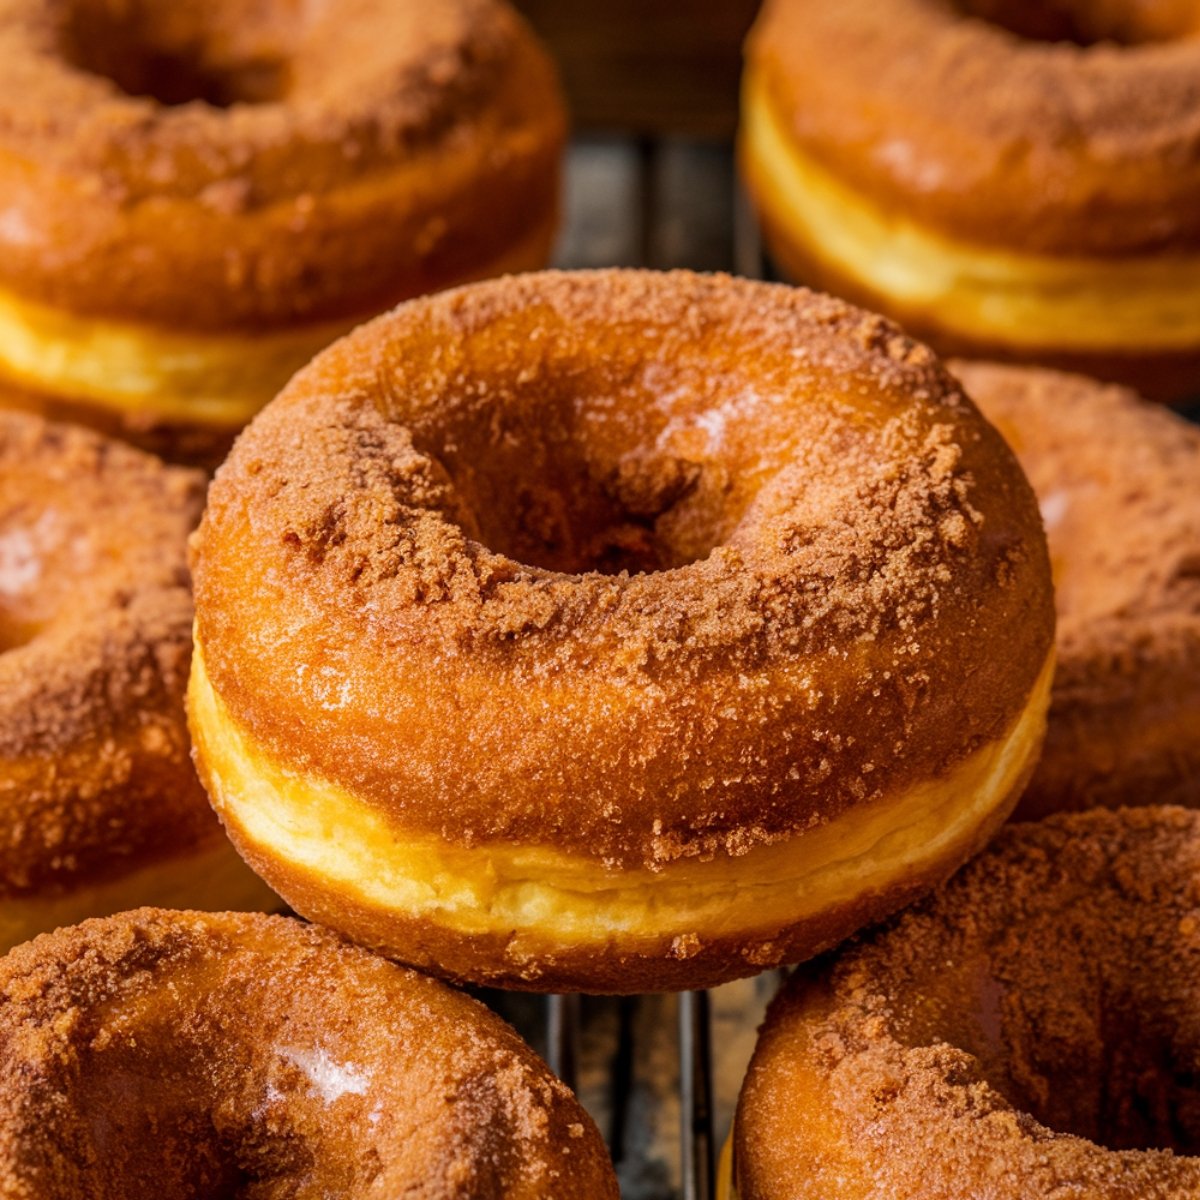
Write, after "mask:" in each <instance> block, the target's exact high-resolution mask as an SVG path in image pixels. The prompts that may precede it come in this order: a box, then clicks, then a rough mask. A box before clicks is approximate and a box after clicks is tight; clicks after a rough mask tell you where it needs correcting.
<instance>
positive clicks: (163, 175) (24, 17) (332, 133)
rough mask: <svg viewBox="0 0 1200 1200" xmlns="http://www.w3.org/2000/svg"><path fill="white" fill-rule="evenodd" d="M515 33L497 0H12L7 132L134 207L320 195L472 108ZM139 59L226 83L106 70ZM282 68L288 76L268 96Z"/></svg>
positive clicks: (226, 204) (0, 115) (4, 35)
mask: <svg viewBox="0 0 1200 1200" xmlns="http://www.w3.org/2000/svg"><path fill="white" fill-rule="evenodd" d="M514 36H515V23H514V20H513V18H512V15H511V13H510V12H509V10H508V9H507V8H506V7H504V6H502V5H498V4H496V3H495V2H494V0H439V2H438V3H436V4H423V3H420V2H419V0H387V2H386V3H384V2H381V0H336V3H332V4H323V5H317V6H312V5H310V6H307V8H304V9H303V15H302V16H301V15H298V9H297V6H295V5H293V4H286V3H283V2H282V0H279V2H275V3H267V4H248V3H244V2H242V0H221V2H220V3H210V2H206V0H186V2H184V3H177V4H172V5H169V6H166V7H163V6H161V5H156V4H150V3H143V2H139V3H134V4H132V5H126V6H121V7H120V8H117V7H115V6H112V5H107V4H104V3H101V2H100V0H35V2H33V3H30V2H29V0H4V3H3V4H0V61H3V62H5V63H6V64H7V66H6V78H7V80H8V86H6V88H5V91H4V96H3V98H2V99H0V145H4V146H7V147H8V148H9V149H10V151H11V152H14V153H20V154H22V155H24V156H28V157H30V158H33V159H34V160H36V161H39V162H44V163H46V164H49V165H53V166H54V167H55V168H56V169H58V170H60V171H63V172H65V173H67V174H68V175H71V176H74V177H76V178H77V179H83V180H84V181H85V182H86V184H87V185H88V186H89V187H92V188H95V189H101V190H103V191H105V192H106V193H110V194H114V195H115V196H116V197H117V198H119V199H121V200H122V201H123V202H124V203H125V204H128V205H133V204H136V203H138V202H139V201H142V200H145V199H147V198H148V197H151V196H165V195H175V196H194V197H197V198H199V199H200V200H201V201H203V202H204V203H205V204H209V205H211V206H212V207H213V208H214V209H217V210H225V209H229V208H230V207H232V208H234V209H240V208H244V207H247V206H249V205H252V204H264V203H267V202H269V201H270V200H271V199H272V198H277V197H278V196H279V195H289V196H291V195H296V194H299V193H303V192H306V191H308V192H314V193H318V194H319V193H322V192H325V191H327V190H329V188H330V187H331V186H332V184H333V183H336V182H340V181H342V180H344V178H345V177H346V174H347V171H348V170H354V171H356V172H358V173H359V174H364V175H365V174H367V173H369V172H370V171H371V170H373V169H375V168H377V167H378V166H379V164H380V163H381V162H392V161H394V160H395V159H396V157H397V156H403V155H406V154H411V153H412V152H413V149H414V147H415V146H416V145H418V144H420V143H421V142H423V141H426V140H428V139H429V138H430V137H431V136H433V135H436V134H440V133H442V132H444V131H445V129H446V128H447V127H449V126H450V125H452V124H453V123H454V122H455V121H458V120H461V119H462V118H463V116H464V114H466V113H468V112H470V111H472V110H473V109H474V107H476V106H477V105H478V104H479V103H480V99H481V97H482V96H485V95H486V94H487V90H488V88H489V87H490V86H491V85H492V83H493V81H494V77H495V73H496V71H497V70H498V69H499V67H500V66H501V65H502V64H504V63H506V62H507V61H508V58H509V56H510V55H511V46H512V41H513V39H514ZM139 58H141V59H145V60H146V61H147V74H149V73H150V72H151V71H152V69H153V68H154V65H155V63H157V64H158V68H157V69H158V70H159V71H162V72H166V73H168V74H169V73H170V71H172V70H173V71H174V72H175V74H176V75H179V74H181V73H192V74H195V75H196V76H197V77H198V79H199V81H200V83H204V82H205V81H207V84H208V87H209V89H210V90H219V89H220V88H221V87H224V88H225V89H227V91H228V92H229V94H228V95H227V96H226V97H225V98H224V100H221V99H220V98H219V97H217V99H218V103H211V102H210V103H203V102H196V103H177V104H163V103H162V102H160V101H159V100H158V99H156V98H155V97H154V96H153V95H129V94H127V93H126V92H125V91H123V90H122V89H121V87H120V86H119V85H118V84H117V83H116V82H114V81H113V79H110V78H106V77H105V75H104V73H103V72H104V70H105V69H106V64H109V63H111V66H112V69H113V72H114V74H119V73H120V72H131V71H134V69H135V66H136V62H135V61H133V60H137V59H139ZM172 62H174V64H175V65H174V67H173V68H172V67H169V66H166V67H164V66H163V63H167V64H170V63H172ZM268 77H270V78H273V79H274V80H275V83H274V84H273V85H271V86H270V87H269V88H268V90H267V91H266V94H265V95H256V94H255V88H256V87H258V88H262V87H266V86H267V83H266V81H267V79H268ZM198 86H199V84H198ZM199 99H200V97H198V100H199ZM225 103H228V104H229V105H230V106H229V107H222V106H221V105H222V104H225ZM297 145H300V146H303V147H304V149H305V153H304V155H303V157H302V158H301V159H300V160H299V162H300V164H301V166H302V169H303V175H302V177H300V178H297V177H296V163H297V159H296V158H295V155H294V154H292V153H291V152H292V151H293V150H294V148H295V147H296V146H297ZM285 154H286V155H287V158H286V159H285V158H284V157H283V155H285ZM285 161H286V162H288V163H290V164H291V169H290V171H289V172H287V173H284V174H283V175H280V173H279V171H278V169H277V168H278V167H279V166H280V164H281V163H284V162H285Z"/></svg>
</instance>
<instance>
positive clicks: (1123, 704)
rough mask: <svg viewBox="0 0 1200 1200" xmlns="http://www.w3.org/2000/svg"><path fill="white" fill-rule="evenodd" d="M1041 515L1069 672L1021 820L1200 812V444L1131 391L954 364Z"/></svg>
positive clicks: (1062, 659) (1063, 663) (1062, 668)
mask: <svg viewBox="0 0 1200 1200" xmlns="http://www.w3.org/2000/svg"><path fill="white" fill-rule="evenodd" d="M951 370H953V371H954V373H955V374H956V375H957V376H958V378H959V379H960V380H961V381H962V383H963V385H964V386H965V387H966V389H967V392H968V394H969V395H970V396H971V397H972V399H973V400H975V401H976V402H977V403H978V404H979V405H980V407H981V408H982V409H983V412H984V415H985V416H987V417H988V418H989V419H990V420H992V421H993V422H995V424H996V425H997V427H998V428H999V429H1000V431H1001V433H1003V434H1004V436H1005V438H1006V439H1007V440H1008V442H1009V444H1010V445H1011V446H1012V447H1013V449H1014V450H1015V451H1016V454H1017V457H1018V458H1019V459H1020V461H1021V465H1022V467H1023V468H1024V469H1025V473H1026V474H1027V475H1028V476H1029V480H1030V482H1031V483H1032V484H1033V487H1034V490H1035V491H1036V492H1037V494H1038V497H1039V500H1040V502H1041V509H1042V515H1043V517H1044V519H1045V522H1046V529H1047V537H1048V539H1049V542H1050V556H1051V562H1052V565H1053V568H1054V573H1055V583H1056V588H1055V591H1056V602H1057V608H1058V666H1057V673H1056V675H1055V681H1054V698H1053V701H1052V706H1051V712H1050V721H1049V729H1048V731H1047V737H1046V745H1045V748H1044V750H1043V753H1042V761H1041V763H1040V764H1039V767H1038V770H1037V773H1036V774H1035V776H1034V779H1033V781H1032V782H1031V784H1030V786H1029V788H1028V790H1027V791H1026V793H1025V795H1024V796H1023V798H1022V801H1021V804H1020V807H1019V809H1018V814H1019V815H1023V816H1026V817H1034V816H1040V815H1045V814H1046V813H1049V812H1053V811H1057V810H1060V809H1083V808H1089V807H1091V806H1092V805H1095V804H1105V805H1108V806H1109V807H1115V806H1118V805H1123V804H1163V803H1175V804H1187V805H1189V806H1200V430H1198V429H1197V428H1196V427H1195V426H1193V425H1190V424H1188V423H1187V422H1186V421H1183V420H1181V419H1180V418H1178V417H1176V416H1174V415H1172V414H1171V413H1168V412H1165V411H1163V410H1160V409H1158V408H1156V407H1154V406H1152V405H1149V404H1147V403H1145V402H1144V401H1141V400H1139V399H1138V398H1137V396H1135V395H1134V394H1133V393H1131V392H1129V391H1126V390H1125V389H1122V388H1116V387H1104V386H1102V385H1100V384H1097V383H1095V382H1093V381H1092V380H1088V379H1084V378H1082V377H1080V376H1073V375H1063V374H1059V373H1056V372H1050V371H1038V370H1032V369H1022V368H1018V367H1001V366H995V365H991V364H986V363H971V362H954V363H952V364H951Z"/></svg>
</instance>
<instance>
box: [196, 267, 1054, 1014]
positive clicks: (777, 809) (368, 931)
mask: <svg viewBox="0 0 1200 1200" xmlns="http://www.w3.org/2000/svg"><path fill="white" fill-rule="evenodd" d="M193 571H194V576H195V587H196V619H197V624H196V632H195V646H196V652H195V655H194V659H193V662H194V666H193V673H192V680H191V684H190V688H189V715H190V723H191V729H192V733H193V739H194V742H195V745H196V761H197V766H198V768H199V771H200V775H201V778H202V779H203V781H204V783H205V786H206V787H207V789H208V792H209V796H210V799H211V800H212V801H213V804H214V806H215V807H216V809H217V811H218V813H219V814H220V815H221V819H222V821H223V823H224V824H225V826H226V828H227V830H228V831H229V834H230V836H231V838H232V839H233V840H234V842H235V844H236V845H237V847H238V849H239V850H240V852H241V853H242V855H243V856H244V857H245V858H246V860H247V861H248V862H249V863H250V865H251V866H252V867H253V868H254V869H255V870H256V871H258V872H259V873H260V874H261V875H262V876H263V878H264V879H266V880H267V881H268V882H269V883H270V884H271V886H272V887H274V888H275V889H276V890H278V891H279V893H280V894H281V895H282V896H284V897H285V898H286V899H287V900H288V902H289V903H290V904H291V905H292V906H293V907H294V908H295V909H296V910H297V911H298V912H300V913H302V914H304V915H305V916H307V917H310V918H311V919H313V920H317V921H320V922H321V923H323V924H326V925H329V926H331V927H332V928H335V929H338V930H340V931H342V932H344V933H346V934H347V935H349V936H350V937H351V938H353V939H355V940H357V941H360V942H363V943H365V944H367V945H369V946H372V947H374V948H376V949H378V950H381V951H382V952H384V953H386V954H389V955H392V956H394V957H396V958H399V959H401V960H403V961H406V962H409V963H411V964H414V965H418V966H421V967H424V968H427V969H429V970H432V971H434V972H437V973H440V974H442V975H445V976H449V977H451V978H454V979H460V980H471V981H476V982H486V983H496V984H503V985H504V986H506V987H513V988H528V989H533V990H537V989H559V990H580V991H598V992H605V991H607V992H621V991H625V992H638V991H648V990H656V989H662V990H669V989H674V988H688V987H699V986H707V985H709V984H712V983H715V982H717V981H719V980H724V979H729V978H734V977H736V976H739V975H749V974H756V973H757V972H759V971H760V970H762V969H763V968H765V967H769V966H772V965H775V964H778V963H780V962H788V961H797V960H799V959H801V958H803V957H805V956H807V955H809V954H812V953H814V952H815V951H816V950H817V949H819V948H820V947H822V946H825V945H828V944H831V943H833V942H835V941H837V940H839V939H840V938H842V937H845V936H846V935H847V934H849V933H850V932H852V931H853V930H854V929H857V928H858V927H859V926H861V925H862V924H863V923H864V922H865V921H867V920H869V919H871V918H872V917H877V916H881V915H882V914H883V913H885V912H887V911H890V910H892V909H894V908H896V907H897V906H899V905H900V904H902V903H904V902H905V901H906V900H908V899H910V898H911V897H913V896H914V895H917V894H919V893H920V892H922V891H923V890H925V889H926V888H927V887H929V886H930V885H931V884H932V883H934V882H935V881H937V880H939V879H941V878H943V877H944V876H945V875H947V874H948V873H949V872H950V870H952V869H953V867H954V866H956V865H957V864H958V863H959V862H961V861H962V860H963V859H964V858H965V857H966V856H967V855H968V854H969V853H971V852H972V851H973V850H975V849H976V848H977V847H978V846H979V845H980V844H981V843H982V842H983V840H984V839H985V838H986V837H987V836H988V834H990V833H991V832H992V830H993V829H994V828H995V826H996V825H997V824H998V823H999V822H1000V821H1001V820H1003V818H1004V817H1005V816H1007V814H1008V812H1009V810H1010V808H1011V807H1012V805H1013V804H1014V803H1015V801H1016V798H1017V795H1018V793H1019V791H1020V789H1021V787H1022V786H1023V785H1024V783H1025V781H1026V778H1027V776H1028V773H1029V770H1030V769H1031V767H1032V765H1033V762H1034V760H1035V759H1036V757H1037V753H1038V749H1039V746H1040V743H1041V738H1042V730H1043V722H1044V717H1045V708H1046V704H1047V698H1048V693H1049V680H1050V671H1051V666H1050V658H1051V655H1052V650H1053V646H1052V643H1053V611H1052V610H1053V598H1052V595H1051V590H1050V574H1049V562H1048V558H1047V555H1046V550H1045V542H1044V537H1043V534H1042V531H1041V525H1040V521H1039V519H1038V513H1037V507H1036V501H1035V499H1034V496H1033V493H1032V491H1031V490H1030V489H1029V486H1028V484H1027V483H1026V481H1025V478H1024V476H1023V475H1022V474H1021V472H1020V469H1019V467H1018V466H1017V464H1016V461H1015V459H1014V458H1013V457H1012V455H1011V452H1010V451H1009V450H1008V449H1007V447H1006V446H1005V445H1004V444H1003V441H1002V439H1001V438H1000V437H999V436H998V435H997V434H996V433H995V431H994V430H992V428H991V427H990V426H989V425H988V424H987V423H986V422H985V421H983V420H982V418H981V417H980V416H979V414H978V412H977V411H976V410H975V408H974V407H973V406H972V405H971V404H970V402H969V401H968V400H967V399H966V398H965V397H964V396H963V395H962V393H961V391H960V389H959V388H958V386H957V384H955V383H954V382H953V380H952V379H951V378H950V377H949V376H948V375H947V374H946V373H945V372H944V370H943V369H942V368H941V366H940V365H939V364H938V362H937V361H936V359H934V357H933V355H932V354H930V352H929V351H927V350H926V349H925V348H924V347H922V346H919V345H918V344H916V343H914V342H912V341H910V340H908V339H907V338H906V337H904V336H903V335H902V334H901V333H900V332H899V331H898V330H897V329H896V328H895V327H894V326H892V325H890V324H889V323H887V322H886V321H884V320H883V319H882V318H879V317H875V316H871V315H868V314H866V313H863V312H860V311H859V310H857V309H854V308H852V307H850V306H848V305H846V304H843V303H842V302H840V301H836V300H832V299H830V298H828V297H823V296H818V295H815V294H812V293H808V292H803V291H798V290H793V289H790V288H786V287H782V286H779V285H774V286H772V285H767V284H756V283H751V282H748V281H745V280H735V279H731V278H728V277H723V276H712V277H705V276H698V275H692V274H690V273H686V272H680V273H670V274H659V273H655V272H638V271H600V272H579V273H569V272H567V273H555V272H549V273H545V274H535V275H527V276H523V277H517V278H511V279H506V280H501V281H497V282H491V283H484V284H478V285H474V286H471V287H467V288H463V289H458V290H455V291H453V292H449V293H445V294H443V295H442V296H440V297H433V298H427V299H423V300H419V301H415V302H413V303H411V304H408V305H404V306H402V307H400V308H399V309H397V310H396V311H395V312H394V313H392V314H390V315H388V316H386V317H383V318H381V319H379V320H377V321H375V322H373V323H371V324H369V325H367V326H364V327H363V328H362V329H360V330H357V331H356V332H355V333H353V334H352V335H351V336H350V337H348V338H346V339H344V340H342V341H341V342H339V343H337V344H336V345H335V346H334V347H332V348H331V349H329V350H328V351H326V352H325V353H324V354H322V355H321V356H320V357H318V358H317V359H316V360H315V362H314V363H312V364H311V365H310V366H309V367H307V368H306V369H305V370H304V371H302V372H301V373H300V374H299V375H298V376H297V377H296V378H295V379H294V380H293V381H292V382H291V383H290V384H289V386H288V387H287V388H286V389H285V390H284V392H283V393H282V394H281V395H280V397H278V398H277V399H276V400H275V401H274V402H273V403H272V404H271V405H270V406H268V408H267V409H266V410H264V412H263V413H262V414H260V416H259V417H258V418H257V419H256V420H255V421H254V423H253V424H252V425H251V426H250V427H249V428H248V430H247V431H246V432H245V433H243V435H242V436H241V438H240V439H239V442H238V445H237V446H236V448H235V449H234V452H233V454H232V455H231V456H230V458H229V459H228V460H227V462H226V463H225V465H224V466H223V467H222V469H221V471H220V472H219V473H218V475H217V477H216V479H215V482H214V484H213V487H212V489H211V491H210V494H209V500H208V506H207V509H206V511H205V516H204V520H203V522H202V524H201V526H200V529H199V531H198V533H197V536H196V539H195V540H194V542H193Z"/></svg>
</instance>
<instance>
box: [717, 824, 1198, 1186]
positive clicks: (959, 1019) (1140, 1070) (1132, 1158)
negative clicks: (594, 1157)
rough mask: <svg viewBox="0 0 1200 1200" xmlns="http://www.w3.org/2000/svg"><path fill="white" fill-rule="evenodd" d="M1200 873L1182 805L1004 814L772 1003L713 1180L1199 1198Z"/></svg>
mask: <svg viewBox="0 0 1200 1200" xmlns="http://www.w3.org/2000/svg"><path fill="white" fill-rule="evenodd" d="M1198 878H1200V814H1198V813H1196V812H1192V811H1187V810H1184V809H1180V808H1170V807H1159V808H1139V809H1123V810H1121V811H1118V812H1110V811H1107V810H1104V809H1094V810H1092V811H1091V812H1087V813H1071V814H1062V815H1059V816H1055V817H1050V818H1048V819H1047V820H1046V821H1044V822H1040V823H1034V824H1023V825H1013V826H1010V827H1009V828H1008V829H1006V830H1005V831H1004V832H1003V833H1002V834H1001V835H1000V837H998V838H997V839H996V841H995V842H994V843H993V845H991V846H989V847H988V849H987V850H986V851H985V852H984V853H983V854H982V855H981V856H980V857H979V858H978V859H976V860H975V861H974V862H972V863H970V864H969V865H968V866H966V867H965V868H963V870H962V871H961V872H960V873H959V874H958V875H956V876H955V877H954V879H953V880H951V882H950V883H949V884H948V885H947V886H946V887H945V888H944V889H942V890H941V891H939V892H938V893H936V894H935V895H934V896H933V897H932V898H931V899H930V900H928V901H927V902H925V903H923V904H921V905H919V906H918V907H916V908H914V909H911V910H910V911H908V912H906V913H904V914H903V915H902V916H901V917H900V918H899V919H898V920H896V921H895V922H894V923H893V924H891V925H890V926H888V927H886V928H885V929H883V930H881V931H877V932H875V933H872V934H871V935H869V936H867V937H866V938H865V939H863V940H861V941H859V942H858V943H856V944H851V946H850V947H849V948H847V949H845V950H844V951H843V952H841V953H839V954H838V955H837V956H836V957H835V958H834V959H833V961H832V962H827V963H825V964H823V965H822V966H821V968H820V969H818V970H805V969H803V968H802V969H801V970H800V971H799V972H797V974H796V975H795V976H794V977H793V979H792V980H791V981H790V983H789V984H788V985H787V987H786V988H785V990H784V991H783V993H782V994H781V995H780V996H779V997H777V998H776V1000H775V1001H774V1002H773V1003H772V1006H771V1007H770V1009H769V1010H768V1013H767V1018H766V1021H765V1022H764V1024H763V1028H762V1031H761V1033H760V1036H759V1042H758V1046H757V1048H756V1050H755V1053H754V1058H753V1060H752V1062H751V1065H750V1071H749V1074H748V1076H747V1078H746V1082H745V1084H744V1086H743V1089H742V1095H741V1099H740V1101H739V1104H738V1110H737V1117H736V1121H735V1126H734V1164H735V1175H736V1191H735V1192H733V1193H730V1192H728V1191H727V1193H726V1195H727V1196H729V1195H736V1197H737V1200H777V1198H778V1200H784V1197H786V1200H810V1198H812V1200H816V1198H817V1197H820V1198H821V1200H827V1198H832V1197H836V1198H837V1200H858V1198H860V1197H861V1198H864V1200H865V1198H866V1197H882V1196H887V1197H892V1198H894V1200H959V1197H964V1196H979V1197H982V1196H987V1197H988V1198H989V1200H1027V1198H1028V1197H1031V1196H1047V1197H1049V1196H1056V1197H1057V1196H1064V1197H1065V1196H1080V1197H1083V1196H1086V1197H1088V1200H1142V1198H1148V1197H1154V1198H1155V1200H1185V1197H1191V1196H1194V1195H1196V1194H1197V1192H1198V1191H1200V1092H1198V1089H1197V1082H1196V1081H1197V1078H1198V1075H1197V1071H1198V1068H1200V996H1198V995H1197V988H1196V981H1197V979H1198V978H1200V893H1198V891H1197V886H1196V880H1197V879H1198Z"/></svg>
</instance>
